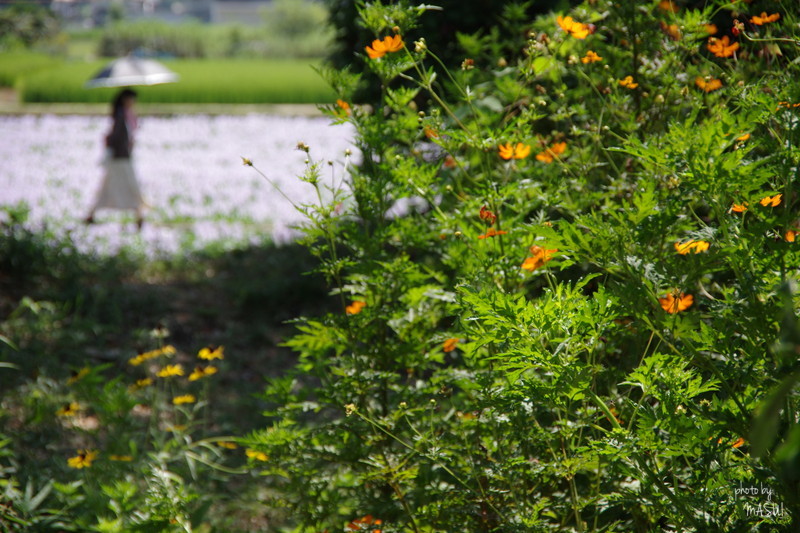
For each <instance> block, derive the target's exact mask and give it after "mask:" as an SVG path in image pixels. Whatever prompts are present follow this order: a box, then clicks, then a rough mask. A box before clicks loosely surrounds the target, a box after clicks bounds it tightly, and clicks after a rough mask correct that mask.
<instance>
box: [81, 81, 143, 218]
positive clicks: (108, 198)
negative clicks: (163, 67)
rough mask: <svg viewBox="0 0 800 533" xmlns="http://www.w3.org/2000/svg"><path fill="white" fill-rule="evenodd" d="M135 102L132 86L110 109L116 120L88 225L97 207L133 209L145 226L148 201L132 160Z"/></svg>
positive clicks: (108, 139) (107, 139) (118, 96)
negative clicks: (143, 194) (142, 191)
mask: <svg viewBox="0 0 800 533" xmlns="http://www.w3.org/2000/svg"><path fill="white" fill-rule="evenodd" d="M135 102H136V92H135V91H133V90H132V89H123V90H122V91H120V93H119V94H118V95H117V97H116V98H115V99H114V103H113V106H112V109H111V117H112V119H113V121H114V122H113V125H112V127H111V132H109V134H108V135H107V136H106V156H105V160H104V163H103V164H104V166H105V175H104V176H103V184H102V185H101V187H100V191H99V192H98V194H97V199H96V200H95V203H94V206H92V209H91V211H89V216H87V217H86V219H85V222H86V223H87V224H92V223H94V215H95V212H96V211H97V210H98V209H101V208H110V209H131V210H134V211H135V212H136V227H137V228H138V229H142V224H143V223H144V207H145V203H144V201H143V200H142V193H141V191H140V190H139V184H138V182H137V180H136V173H135V172H134V170H133V163H132V161H131V152H132V151H133V137H134V132H135V131H136V114H135V113H134V111H133V106H134V104H135Z"/></svg>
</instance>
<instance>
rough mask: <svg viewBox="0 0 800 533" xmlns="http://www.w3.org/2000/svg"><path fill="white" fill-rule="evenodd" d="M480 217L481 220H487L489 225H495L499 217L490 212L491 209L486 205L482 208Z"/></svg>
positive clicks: (479, 213)
mask: <svg viewBox="0 0 800 533" xmlns="http://www.w3.org/2000/svg"><path fill="white" fill-rule="evenodd" d="M478 216H479V217H480V218H481V220H486V221H488V222H489V224H490V225H491V224H494V221H495V220H497V215H495V214H494V213H492V212H491V211H489V209H488V208H487V207H486V206H485V205H484V206H482V207H481V210H480V211H479V212H478Z"/></svg>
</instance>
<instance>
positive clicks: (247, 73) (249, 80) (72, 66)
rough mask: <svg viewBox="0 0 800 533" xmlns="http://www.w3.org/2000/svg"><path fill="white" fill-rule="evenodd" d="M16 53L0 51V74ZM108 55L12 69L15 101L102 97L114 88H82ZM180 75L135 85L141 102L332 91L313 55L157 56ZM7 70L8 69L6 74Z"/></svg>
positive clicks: (283, 97) (284, 97)
mask: <svg viewBox="0 0 800 533" xmlns="http://www.w3.org/2000/svg"><path fill="white" fill-rule="evenodd" d="M20 63H22V61H20V60H19V59H17V58H14V57H10V56H7V55H4V54H0V78H3V77H5V78H10V77H11V76H12V75H14V74H13V73H14V72H18V71H19V70H20V69H21V68H22V67H21V66H20ZM107 63H108V60H97V61H63V62H57V63H55V64H53V63H50V64H46V65H42V67H41V68H38V69H36V70H33V69H30V70H29V71H28V72H23V73H21V74H17V75H16V76H17V77H16V83H15V88H16V89H17V93H18V95H19V99H20V101H21V102H25V103H60V102H81V103H83V102H86V103H91V102H104V103H105V102H108V101H109V100H110V99H111V98H112V95H113V94H114V93H115V92H116V89H85V88H84V83H85V82H86V81H87V80H88V79H90V78H91V77H92V76H93V75H94V74H95V73H96V72H98V71H99V70H100V69H101V68H102V67H103V66H104V65H105V64H107ZM163 63H164V64H165V65H167V66H168V67H169V68H170V69H172V70H174V71H175V72H177V73H178V74H179V75H180V76H181V80H180V82H178V83H172V84H165V85H158V86H153V87H141V88H138V89H137V90H138V92H139V100H140V101H141V102H144V103H230V104H262V103H274V104H301V103H322V102H329V101H331V100H332V99H333V98H334V95H333V92H332V91H331V89H330V88H329V87H328V86H327V85H326V84H325V82H324V81H323V80H322V78H321V77H320V76H319V74H318V73H317V72H316V71H315V69H314V67H317V66H319V65H320V61H318V60H304V61H300V60H274V59H271V60H263V59H240V60H213V59H182V60H178V59H175V60H165V61H163ZM6 73H8V74H6Z"/></svg>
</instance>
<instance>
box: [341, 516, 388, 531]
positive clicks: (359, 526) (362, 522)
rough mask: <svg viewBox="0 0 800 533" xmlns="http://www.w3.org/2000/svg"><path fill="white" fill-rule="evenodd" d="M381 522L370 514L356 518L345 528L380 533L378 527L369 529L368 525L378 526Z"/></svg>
mask: <svg viewBox="0 0 800 533" xmlns="http://www.w3.org/2000/svg"><path fill="white" fill-rule="evenodd" d="M382 523H383V522H382V521H381V520H380V519H379V518H373V517H372V515H371V514H368V515H366V516H362V517H361V518H356V519H355V520H353V521H352V522H350V523H349V524H347V529H349V530H350V531H372V532H373V533H381V530H380V529H371V528H370V526H379V525H381V524H382Z"/></svg>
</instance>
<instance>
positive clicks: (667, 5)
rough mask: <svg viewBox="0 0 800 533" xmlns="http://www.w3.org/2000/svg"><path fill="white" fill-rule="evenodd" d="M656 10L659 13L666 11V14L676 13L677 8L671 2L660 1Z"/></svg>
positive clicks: (667, 0) (669, 0)
mask: <svg viewBox="0 0 800 533" xmlns="http://www.w3.org/2000/svg"><path fill="white" fill-rule="evenodd" d="M658 9H660V10H661V11H666V12H667V13H677V12H678V9H679V8H678V6H676V5H675V4H674V3H673V2H672V0H661V1H660V2H659V3H658Z"/></svg>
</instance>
